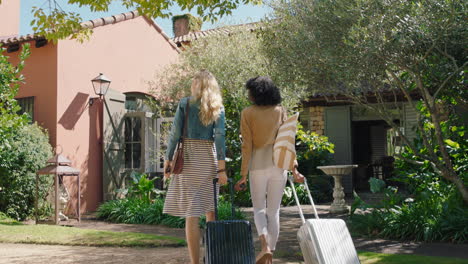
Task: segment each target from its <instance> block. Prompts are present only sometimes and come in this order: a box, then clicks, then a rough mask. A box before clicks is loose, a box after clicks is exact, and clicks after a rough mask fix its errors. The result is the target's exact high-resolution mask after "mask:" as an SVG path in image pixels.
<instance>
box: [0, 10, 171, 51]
mask: <svg viewBox="0 0 468 264" xmlns="http://www.w3.org/2000/svg"><path fill="white" fill-rule="evenodd" d="M139 16H140V15H139V14H138V11H136V10H135V11H131V12H127V13H122V14H117V15H113V16H109V17H103V18H97V19H94V20H88V21H86V22H83V23H81V26H82V27H84V28H91V29H93V28H97V27H102V26H106V25H111V24H115V23H119V22H122V21H126V20H130V19H134V18H137V17H139ZM145 18H146V17H145ZM146 19H147V21H148V22H150V23H152V24H153V26H154V27H155V29H156V30H157V31H158V32H159V33H160V34H161V35H163V37H164V38H165V39H166V40H167V41H168V42H169V44H170V45H171V46H172V47H173V48H174V49H176V50H177V51H179V49H178V48H177V46H176V45H175V43H174V42H172V40H171V38H169V36H167V34H166V33H164V31H163V30H162V29H161V27H159V26H158V25H157V24H156V23H155V22H154V20H152V19H148V18H146ZM42 38H44V37H43V36H40V35H37V34H27V35H23V36H4V37H1V36H0V47H1V46H3V45H10V44H16V43H21V42H25V41H31V40H37V39H42Z"/></svg>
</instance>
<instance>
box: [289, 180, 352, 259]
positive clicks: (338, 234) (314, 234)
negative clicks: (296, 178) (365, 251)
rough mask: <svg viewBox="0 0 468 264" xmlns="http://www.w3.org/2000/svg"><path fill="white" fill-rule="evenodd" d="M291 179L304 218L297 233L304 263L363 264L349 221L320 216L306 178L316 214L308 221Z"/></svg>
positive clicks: (306, 186) (305, 182)
mask: <svg viewBox="0 0 468 264" xmlns="http://www.w3.org/2000/svg"><path fill="white" fill-rule="evenodd" d="M288 180H289V183H290V184H291V188H292V191H293V194H294V199H295V200H296V203H297V207H298V208H299V214H300V216H301V219H302V226H301V227H300V229H299V231H298V232H297V239H298V240H299V244H300V246H301V251H302V255H303V256H304V261H305V263H306V264H360V263H361V262H360V261H359V258H358V256H357V253H356V249H355V247H354V243H353V240H352V239H351V235H350V234H349V231H348V228H347V227H346V223H345V222H344V221H343V220H342V219H319V216H318V213H317V209H316V208H315V204H314V201H313V199H312V195H311V194H310V190H309V187H308V185H307V181H306V180H305V179H304V185H305V188H306V190H307V194H308V196H309V199H310V203H311V205H312V208H313V210H314V214H315V219H308V220H306V219H305V218H304V214H303V212H302V208H301V204H300V203H299V199H298V198H297V194H296V189H295V187H294V183H293V181H292V179H291V177H289V179H288Z"/></svg>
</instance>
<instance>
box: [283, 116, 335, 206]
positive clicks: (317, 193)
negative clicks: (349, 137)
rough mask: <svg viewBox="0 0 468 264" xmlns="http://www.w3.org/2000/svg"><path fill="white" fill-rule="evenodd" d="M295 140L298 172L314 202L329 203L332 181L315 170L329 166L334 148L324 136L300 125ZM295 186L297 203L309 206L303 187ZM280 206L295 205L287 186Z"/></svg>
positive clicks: (300, 185)
mask: <svg viewBox="0 0 468 264" xmlns="http://www.w3.org/2000/svg"><path fill="white" fill-rule="evenodd" d="M296 138H297V142H296V145H297V147H296V152H297V153H296V154H297V161H298V163H299V168H298V170H299V171H300V172H301V173H302V174H303V175H304V176H305V177H306V178H307V184H308V186H309V190H310V192H311V194H312V197H313V199H314V202H316V203H320V202H328V201H330V200H331V199H332V194H333V179H332V177H330V176H328V175H326V174H325V173H323V172H322V171H321V170H319V169H317V166H325V165H329V164H330V162H331V161H332V156H331V154H332V153H334V150H333V149H334V148H335V146H334V145H333V143H330V142H329V141H328V138H327V137H325V136H320V135H318V134H317V133H315V132H310V131H304V130H303V127H302V125H300V124H299V125H298V130H297V134H296ZM295 186H296V192H297V196H298V198H299V201H300V202H301V203H302V204H310V201H309V197H308V196H307V192H306V190H305V187H304V185H303V184H295ZM282 204H283V205H293V204H296V202H295V201H294V196H293V194H292V189H291V187H290V186H289V185H287V186H286V188H285V191H284V195H283V199H282Z"/></svg>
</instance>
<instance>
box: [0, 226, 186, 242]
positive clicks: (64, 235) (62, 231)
mask: <svg viewBox="0 0 468 264" xmlns="http://www.w3.org/2000/svg"><path fill="white" fill-rule="evenodd" d="M2 225H4V226H5V227H4V228H1V229H0V242H4V243H26V244H46V245H68V246H95V247H153V248H154V247H182V246H185V240H183V239H180V238H175V237H170V236H159V235H154V234H144V233H135V232H113V231H101V230H93V229H80V228H74V227H63V226H55V225H23V224H21V223H20V224H17V223H13V222H12V223H8V224H6V223H2Z"/></svg>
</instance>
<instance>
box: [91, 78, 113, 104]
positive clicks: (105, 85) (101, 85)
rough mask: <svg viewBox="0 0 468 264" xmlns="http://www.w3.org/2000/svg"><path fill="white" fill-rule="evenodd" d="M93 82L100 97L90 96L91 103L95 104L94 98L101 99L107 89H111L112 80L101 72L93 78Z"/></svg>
mask: <svg viewBox="0 0 468 264" xmlns="http://www.w3.org/2000/svg"><path fill="white" fill-rule="evenodd" d="M91 83H92V84H93V88H94V93H95V94H96V95H98V96H99V97H91V98H89V105H90V106H91V105H93V103H94V99H98V98H99V99H101V98H102V97H103V96H105V95H106V93H107V90H108V89H109V86H110V83H111V80H110V79H109V78H107V77H106V76H104V74H102V73H99V75H98V76H97V77H96V78H94V79H92V80H91Z"/></svg>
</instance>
